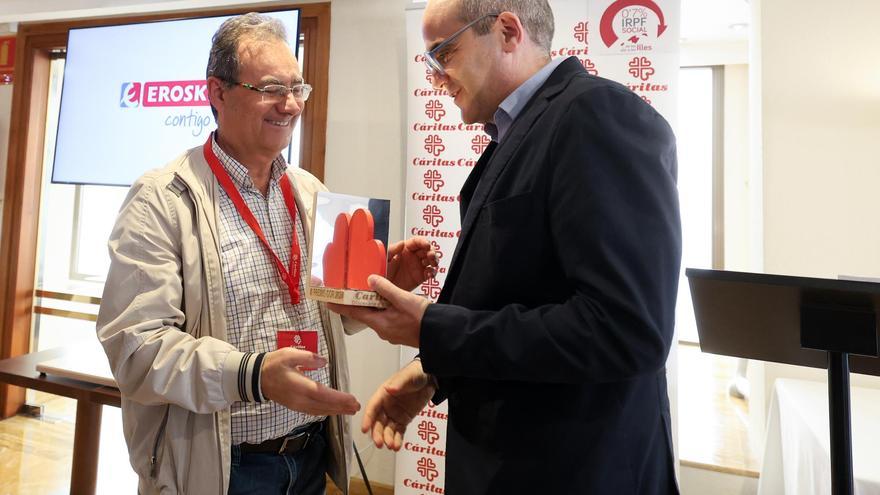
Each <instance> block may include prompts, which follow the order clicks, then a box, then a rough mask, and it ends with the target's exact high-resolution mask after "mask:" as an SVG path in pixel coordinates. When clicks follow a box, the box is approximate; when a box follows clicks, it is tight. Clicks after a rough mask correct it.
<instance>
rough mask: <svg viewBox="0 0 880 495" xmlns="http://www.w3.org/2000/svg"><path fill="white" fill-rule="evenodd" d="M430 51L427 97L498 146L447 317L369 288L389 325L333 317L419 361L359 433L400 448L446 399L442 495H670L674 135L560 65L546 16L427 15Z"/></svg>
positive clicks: (473, 186) (502, 9)
mask: <svg viewBox="0 0 880 495" xmlns="http://www.w3.org/2000/svg"><path fill="white" fill-rule="evenodd" d="M422 33H423V37H424V39H425V43H426V46H427V48H428V49H429V50H430V51H429V52H427V53H426V59H427V62H428V64H429V67H430V68H431V69H432V70H433V71H434V74H433V76H434V84H435V86H438V87H442V88H443V89H445V90H446V91H447V92H449V94H450V95H451V96H452V97H453V98H454V100H455V103H456V105H457V106H458V107H459V108H460V109H461V114H462V120H464V122H466V123H473V122H481V123H485V124H486V131H487V132H488V133H489V134H490V136H491V137H492V139H493V141H492V143H491V144H490V145H489V147H488V148H487V149H486V151H485V153H484V154H483V155H482V156H481V157H480V160H479V162H478V163H477V165H476V166H475V167H474V170H473V171H472V172H471V174H470V176H469V177H468V179H467V182H466V183H465V185H464V187H463V189H462V191H461V215H462V231H461V237H460V239H459V242H458V245H457V247H456V252H455V254H454V255H453V259H452V261H451V265H450V267H449V272H448V275H447V278H446V282H445V286H444V288H443V291H442V292H441V294H440V297H439V300H438V303H437V304H428V302H427V301H426V300H424V299H423V298H420V297H418V296H416V295H414V294H410V293H408V292H405V291H402V290H399V289H396V288H394V286H393V284H391V283H390V282H387V281H386V280H384V279H382V278H381V277H373V278H372V279H371V284H372V285H373V287H374V288H375V289H376V290H377V291H378V292H379V293H381V294H382V295H383V296H384V297H385V298H387V299H388V300H389V301H390V302H391V304H392V306H391V307H390V308H388V309H386V310H371V309H362V308H344V307H339V306H335V307H334V309H335V310H338V311H340V312H343V313H344V314H347V315H349V316H352V317H354V318H356V319H359V320H361V321H363V322H365V323H366V324H368V325H369V326H370V327H372V328H373V329H374V330H375V331H376V332H377V333H378V334H379V336H380V337H382V338H383V339H386V340H388V341H390V342H392V343H396V344H404V345H409V346H413V347H417V348H418V349H419V358H418V359H417V360H416V361H414V362H412V363H410V364H409V365H408V366H406V367H404V368H403V369H402V370H400V371H399V372H398V373H397V374H395V375H394V376H392V377H391V378H390V379H389V380H388V381H387V382H386V383H385V384H384V385H383V386H382V387H380V389H379V390H378V391H377V392H376V394H375V395H374V396H373V398H372V400H371V401H370V403H369V405H368V406H367V408H366V415H365V418H364V423H363V425H362V428H363V430H364V431H365V432H366V431H369V430H372V435H373V440H374V442H375V443H376V445H377V446H382V445H385V446H388V447H390V448H392V449H399V448H400V445H401V436H402V433H403V431H404V430H405V428H406V425H407V424H408V423H409V422H410V421H411V420H412V418H413V416H414V415H415V414H416V413H417V412H418V411H419V410H420V409H421V407H423V406H424V405H425V403H426V402H427V400H428V398H430V397H431V396H432V395H433V397H434V401H435V402H439V401H442V400H444V399H447V400H448V401H449V423H448V430H447V459H446V493H450V494H453V495H459V494H467V493H554V494H555V493H558V494H601V493H608V494H615V495H616V494H668V493H678V487H677V485H676V481H675V472H674V461H673V454H672V439H671V428H670V417H669V400H668V397H667V393H666V371H665V363H666V357H667V354H668V352H669V348H670V345H671V341H672V335H673V326H674V313H675V299H676V293H677V286H678V277H679V265H680V260H681V233H680V222H679V211H678V199H677V192H676V186H675V180H676V153H675V139H674V137H673V134H672V131H671V129H670V127H669V125H668V124H667V123H666V121H665V120H664V119H663V117H661V116H660V115H659V114H658V113H657V112H656V111H655V110H654V109H653V108H651V106H650V105H648V104H646V103H645V102H644V101H643V100H642V99H641V98H639V97H638V96H637V95H635V94H634V93H632V92H631V91H629V90H628V89H626V88H625V87H623V86H621V85H619V84H617V83H614V82H611V81H608V80H605V79H602V78H599V77H594V76H590V75H588V74H587V73H586V72H585V71H584V69H583V67H582V66H581V65H580V63H579V62H578V61H577V59H575V58H569V59H565V60H551V59H550V56H549V51H550V50H549V47H550V40H551V39H552V34H553V18H552V13H551V11H550V8H549V6H548V5H547V2H546V1H545V0H532V1H528V0H519V1H515V0H491V1H486V0H482V1H475V0H433V1H431V2H429V4H428V6H427V7H426V9H425V13H424V18H423V29H422Z"/></svg>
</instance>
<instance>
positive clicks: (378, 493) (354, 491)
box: [327, 478, 394, 495]
mask: <svg viewBox="0 0 880 495" xmlns="http://www.w3.org/2000/svg"><path fill="white" fill-rule="evenodd" d="M370 487H371V488H372V489H373V495H394V487H393V486H392V485H386V484H385V483H377V482H375V481H371V482H370ZM341 494H342V492H341V491H339V488H336V485H334V484H333V482H332V481H330V478H327V495H341ZM348 494H349V495H370V492H368V491H367V485H366V484H365V483H364V480H362V479H360V478H352V479H351V483H349V485H348Z"/></svg>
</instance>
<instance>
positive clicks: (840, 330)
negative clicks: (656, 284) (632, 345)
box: [685, 268, 880, 495]
mask: <svg viewBox="0 0 880 495" xmlns="http://www.w3.org/2000/svg"><path fill="white" fill-rule="evenodd" d="M685 273H686V275H687V277H688V281H689V283H690V288H691V296H692V299H693V305H694V314H695V316H696V321H697V331H698V333H699V335H700V348H701V349H702V350H703V352H709V353H713V354H722V355H726V356H735V357H741V358H747V359H756V360H759V361H773V362H777V363H784V364H794V365H799V366H810V367H813V368H827V369H828V399H829V400H828V407H829V424H830V429H831V431H830V433H831V476H832V483H831V492H832V494H834V495H851V494H852V493H853V469H852V429H851V427H850V388H849V372H850V370H852V371H854V372H856V373H863V374H867V375H876V376H880V359H878V347H877V341H878V333H877V316H876V315H877V313H878V310H880V284H877V283H872V282H860V281H852V280H830V279H817V278H806V277H789V276H782V275H766V274H758V273H742V272H729V271H719V270H697V269H693V268H688V269H687V270H686V272H685Z"/></svg>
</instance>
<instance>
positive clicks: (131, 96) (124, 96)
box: [119, 80, 208, 108]
mask: <svg viewBox="0 0 880 495" xmlns="http://www.w3.org/2000/svg"><path fill="white" fill-rule="evenodd" d="M119 106H120V107H123V108H134V107H203V106H208V83H207V82H206V81H204V80H197V81H151V82H145V83H140V82H124V83H122V92H121V97H120V99H119Z"/></svg>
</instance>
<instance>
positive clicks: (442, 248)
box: [394, 0, 680, 495]
mask: <svg viewBox="0 0 880 495" xmlns="http://www.w3.org/2000/svg"><path fill="white" fill-rule="evenodd" d="M550 6H551V7H552V9H553V15H554V17H555V20H556V32H555V35H554V37H553V45H552V56H553V57H554V58H556V57H569V56H575V57H577V58H578V60H580V62H581V64H582V65H583V66H584V68H585V69H586V70H587V71H588V72H589V73H590V74H593V75H598V76H601V77H605V78H608V79H612V80H615V81H617V82H620V83H621V84H624V85H626V86H627V87H629V88H630V89H631V90H632V91H634V92H635V93H636V94H638V95H639V96H641V97H642V98H643V99H644V100H645V101H646V102H648V103H649V104H651V105H653V106H654V107H655V108H656V109H657V110H658V111H659V112H660V113H661V114H663V116H664V117H665V118H666V119H667V120H668V121H669V123H670V124H672V125H673V127H674V123H675V111H676V101H677V93H676V89H677V88H676V85H677V81H678V69H679V63H678V56H679V53H678V32H679V19H680V15H679V10H680V4H679V1H678V0H656V1H651V0H586V1H585V0H551V1H550ZM421 19H422V10H421V9H415V10H408V11H407V12H406V23H407V40H406V42H407V52H406V53H407V94H408V97H407V129H409V135H408V138H407V153H406V160H407V161H406V163H407V180H406V198H407V202H406V235H405V237H409V236H413V235H419V236H423V237H426V238H428V239H430V240H431V242H432V244H434V247H435V248H436V249H437V250H438V251H439V252H440V253H441V255H442V257H441V258H440V269H439V273H438V274H437V277H436V279H435V280H429V281H428V282H426V283H424V284H422V287H421V292H422V294H424V295H425V296H427V297H429V298H431V300H435V299H436V298H437V296H438V295H439V294H440V289H441V287H442V286H443V282H444V281H445V279H446V272H447V270H448V268H449V261H450V259H451V257H452V253H453V251H454V250H455V244H456V242H458V236H459V233H460V229H461V225H460V218H459V210H458V194H459V191H460V190H461V186H462V185H463V184H464V181H465V179H467V176H468V174H469V173H470V171H471V169H472V168H473V166H474V165H475V164H476V162H477V159H478V158H479V156H480V154H481V153H482V152H483V150H485V149H486V146H487V145H488V144H489V137H488V136H487V135H486V133H485V132H483V126H482V125H466V124H463V123H462V122H461V114H460V112H459V110H458V108H457V107H456V106H455V105H454V104H453V102H452V100H451V99H450V98H449V97H448V95H447V94H446V92H445V91H442V90H435V89H432V88H431V82H430V74H429V73H428V71H427V69H426V67H425V64H424V61H423V60H424V58H423V56H422V52H424V51H425V44H424V41H423V40H422V35H421V32H422V31H421ZM414 355H415V351H414V350H411V349H405V350H404V351H402V352H401V365H404V364H406V363H408V362H409V361H410V360H412V357H413V356H414ZM446 411H447V410H446V403H443V404H441V405H440V406H437V407H432V406H429V407H426V408H425V409H424V410H423V411H422V412H421V414H420V415H419V416H418V417H417V418H416V419H415V420H414V421H413V423H412V425H410V427H409V428H408V429H407V433H406V436H405V437H404V444H403V448H402V450H401V451H400V452H399V453H398V454H397V468H396V474H395V480H396V481H395V490H394V493H395V494H397V495H423V494H433V493H444V490H443V479H444V466H445V457H446V417H447V416H446V414H447V413H446Z"/></svg>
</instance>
